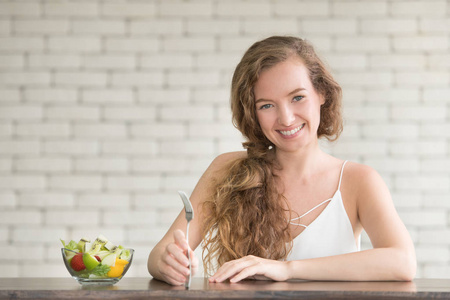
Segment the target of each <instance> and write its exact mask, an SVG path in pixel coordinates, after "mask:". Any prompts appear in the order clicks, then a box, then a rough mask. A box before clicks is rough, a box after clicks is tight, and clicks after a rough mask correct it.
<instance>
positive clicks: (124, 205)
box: [77, 194, 130, 210]
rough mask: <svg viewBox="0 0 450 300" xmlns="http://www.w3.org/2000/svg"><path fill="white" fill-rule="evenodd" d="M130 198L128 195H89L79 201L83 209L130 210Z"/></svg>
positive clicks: (83, 196) (81, 197)
mask: <svg viewBox="0 0 450 300" xmlns="http://www.w3.org/2000/svg"><path fill="white" fill-rule="evenodd" d="M129 198H130V196H129V195H127V194H88V195H81V196H80V197H79V199H78V201H77V203H78V207H80V208H81V209H92V208H97V209H102V210H118V209H121V210H125V209H129V206H130V199H129Z"/></svg>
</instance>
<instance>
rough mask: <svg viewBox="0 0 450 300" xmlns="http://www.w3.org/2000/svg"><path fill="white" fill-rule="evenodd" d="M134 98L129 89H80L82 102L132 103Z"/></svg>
mask: <svg viewBox="0 0 450 300" xmlns="http://www.w3.org/2000/svg"><path fill="white" fill-rule="evenodd" d="M133 100H134V95H133V91H132V90H131V89H117V88H106V89H89V90H82V91H81V101H82V102H84V103H108V104H114V103H132V102H133Z"/></svg>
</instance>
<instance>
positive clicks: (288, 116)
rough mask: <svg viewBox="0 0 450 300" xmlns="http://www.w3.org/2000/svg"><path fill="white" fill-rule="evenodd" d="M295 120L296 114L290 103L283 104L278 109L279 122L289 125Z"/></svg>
mask: <svg viewBox="0 0 450 300" xmlns="http://www.w3.org/2000/svg"><path fill="white" fill-rule="evenodd" d="M294 122H295V114H294V112H293V110H292V108H290V107H289V105H283V106H281V107H280V108H279V110H278V124H280V125H282V126H286V127H289V126H291V125H292V124H294Z"/></svg>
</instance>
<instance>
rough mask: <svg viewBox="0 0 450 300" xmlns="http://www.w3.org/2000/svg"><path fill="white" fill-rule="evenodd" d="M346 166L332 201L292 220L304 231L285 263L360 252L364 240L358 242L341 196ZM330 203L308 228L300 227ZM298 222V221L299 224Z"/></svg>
mask: <svg viewBox="0 0 450 300" xmlns="http://www.w3.org/2000/svg"><path fill="white" fill-rule="evenodd" d="M346 163H347V161H345V162H344V164H343V165H342V169H341V175H340V177H339V186H338V189H337V191H336V192H335V193H334V195H333V197H332V198H330V199H327V200H325V201H324V202H322V203H320V204H319V205H317V206H316V207H313V208H312V209H311V210H309V211H308V212H306V213H305V214H303V215H302V216H300V217H299V218H295V219H292V220H291V224H296V225H299V226H303V227H305V229H304V230H303V231H302V232H301V233H300V234H299V235H298V236H297V237H295V238H294V240H293V246H292V250H291V252H290V253H289V254H288V256H287V258H286V260H300V259H308V258H316V257H324V256H332V255H339V254H344V253H350V252H356V251H359V250H360V248H361V246H360V244H361V238H360V237H358V240H357V241H355V238H354V236H353V228H352V224H351V222H350V219H349V218H348V216H347V212H346V211H345V208H344V204H343V202H342V196H341V191H340V189H341V181H342V174H343V172H344V166H345V164H346ZM327 202H329V203H328V205H327V206H326V207H325V209H324V210H323V211H322V212H321V213H320V215H319V216H318V217H317V218H316V219H315V220H314V221H313V222H312V223H311V224H309V225H308V226H306V225H302V224H300V221H301V217H303V216H305V215H306V214H308V213H310V212H311V211H313V210H314V209H316V208H318V207H319V206H321V205H323V204H325V203H327ZM296 220H298V221H296Z"/></svg>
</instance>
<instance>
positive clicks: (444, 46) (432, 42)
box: [392, 35, 450, 52]
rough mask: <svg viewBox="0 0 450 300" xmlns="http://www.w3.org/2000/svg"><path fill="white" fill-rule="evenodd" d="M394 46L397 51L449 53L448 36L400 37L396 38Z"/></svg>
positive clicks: (393, 41)
mask: <svg viewBox="0 0 450 300" xmlns="http://www.w3.org/2000/svg"><path fill="white" fill-rule="evenodd" d="M392 46H393V49H394V50H395V51H404V52H411V51H415V52H418V51H426V52H436V51H438V52H439V51H441V52H442V51H448V49H449V47H450V46H449V41H448V39H447V36H446V35H425V36H405V37H403V36H399V37H394V38H393V40H392Z"/></svg>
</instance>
